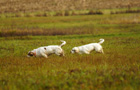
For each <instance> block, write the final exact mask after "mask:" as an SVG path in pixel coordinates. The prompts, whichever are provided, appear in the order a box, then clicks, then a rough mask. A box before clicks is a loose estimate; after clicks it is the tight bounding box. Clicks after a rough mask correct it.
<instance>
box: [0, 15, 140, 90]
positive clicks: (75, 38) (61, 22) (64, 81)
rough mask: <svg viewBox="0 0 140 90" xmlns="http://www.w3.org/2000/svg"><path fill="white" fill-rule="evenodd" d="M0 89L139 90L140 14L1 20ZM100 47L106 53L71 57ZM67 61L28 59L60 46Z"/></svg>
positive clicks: (57, 57)
mask: <svg viewBox="0 0 140 90" xmlns="http://www.w3.org/2000/svg"><path fill="white" fill-rule="evenodd" d="M0 36H1V37H0V90H44V89H47V90H98V89H101V90H118V89H119V90H139V89H140V86H139V85H140V60H139V59H140V56H139V55H140V47H139V46H140V15H139V14H138V13H133V14H117V15H116V14H115V15H114V14H113V15H110V14H109V15H108V14H107V15H80V16H79V15H78V16H65V17H61V16H56V17H9V18H0ZM100 38H104V39H105V42H104V43H103V44H102V46H103V48H104V52H105V54H104V55H103V54H99V53H96V52H94V51H93V52H92V53H91V54H90V55H85V54H83V55H79V54H71V53H70V50H71V49H72V48H73V47H74V46H79V45H83V44H87V43H91V42H98V41H99V39H100ZM60 40H65V41H66V42H67V44H66V45H65V46H64V47H63V49H64V51H65V57H59V56H56V55H51V56H50V57H49V58H48V59H45V58H35V57H32V58H27V57H26V56H27V53H28V51H30V50H32V49H34V48H38V47H40V46H47V45H59V44H61V42H60Z"/></svg>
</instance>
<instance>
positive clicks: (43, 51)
mask: <svg viewBox="0 0 140 90" xmlns="http://www.w3.org/2000/svg"><path fill="white" fill-rule="evenodd" d="M61 42H62V44H61V45H49V46H44V47H39V48H37V49H34V50H32V51H29V53H28V55H27V56H28V57H30V56H35V57H45V58H48V56H49V55H51V54H56V55H58V56H64V51H63V49H62V48H61V47H62V46H64V45H65V44H66V42H65V41H63V40H61Z"/></svg>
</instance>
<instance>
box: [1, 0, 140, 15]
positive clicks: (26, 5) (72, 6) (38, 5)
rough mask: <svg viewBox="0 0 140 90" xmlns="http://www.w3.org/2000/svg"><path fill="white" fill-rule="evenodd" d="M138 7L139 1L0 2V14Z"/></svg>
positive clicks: (11, 0)
mask: <svg viewBox="0 0 140 90" xmlns="http://www.w3.org/2000/svg"><path fill="white" fill-rule="evenodd" d="M133 7H140V0H0V13H20V12H23V13H26V12H46V11H60V10H61V11H67V10H68V11H69V10H98V9H112V8H113V9H114V8H133Z"/></svg>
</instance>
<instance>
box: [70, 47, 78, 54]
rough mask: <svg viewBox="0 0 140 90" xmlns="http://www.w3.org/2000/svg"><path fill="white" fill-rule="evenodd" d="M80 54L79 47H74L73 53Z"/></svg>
mask: <svg viewBox="0 0 140 90" xmlns="http://www.w3.org/2000/svg"><path fill="white" fill-rule="evenodd" d="M78 52H79V49H78V47H74V48H73V49H72V50H71V53H78Z"/></svg>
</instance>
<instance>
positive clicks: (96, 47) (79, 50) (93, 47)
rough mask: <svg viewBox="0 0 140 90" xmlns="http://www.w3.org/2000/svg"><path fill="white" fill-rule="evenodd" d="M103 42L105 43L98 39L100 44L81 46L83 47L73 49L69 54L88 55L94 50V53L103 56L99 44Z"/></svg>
mask: <svg viewBox="0 0 140 90" xmlns="http://www.w3.org/2000/svg"><path fill="white" fill-rule="evenodd" d="M104 41H105V40H104V39H100V42H98V43H90V44H86V45H83V46H78V47H74V48H73V49H72V50H71V53H78V54H83V53H85V54H90V52H91V51H93V50H95V51H96V52H99V53H103V54H104V51H103V48H102V46H101V44H102V43H103V42H104Z"/></svg>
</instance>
